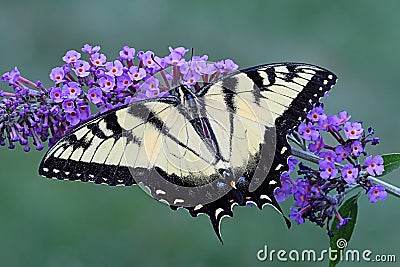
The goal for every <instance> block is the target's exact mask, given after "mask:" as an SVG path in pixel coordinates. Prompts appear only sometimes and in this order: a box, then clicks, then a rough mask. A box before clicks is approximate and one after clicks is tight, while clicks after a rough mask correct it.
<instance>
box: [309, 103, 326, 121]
mask: <svg viewBox="0 0 400 267" xmlns="http://www.w3.org/2000/svg"><path fill="white" fill-rule="evenodd" d="M307 118H308V119H309V120H310V121H312V122H319V121H324V120H326V119H327V117H326V115H325V113H324V107H323V106H322V105H319V106H316V107H315V108H313V109H312V110H310V112H309V113H308V114H307Z"/></svg>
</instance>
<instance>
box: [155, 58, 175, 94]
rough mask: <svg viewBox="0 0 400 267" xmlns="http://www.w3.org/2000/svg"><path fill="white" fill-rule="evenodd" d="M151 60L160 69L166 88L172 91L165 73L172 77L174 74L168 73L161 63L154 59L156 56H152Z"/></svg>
mask: <svg viewBox="0 0 400 267" xmlns="http://www.w3.org/2000/svg"><path fill="white" fill-rule="evenodd" d="M151 59H152V60H153V61H154V62H155V63H156V64H157V65H158V66H159V67H160V73H161V76H162V77H163V80H164V82H165V86H166V87H167V88H168V90H170V89H171V85H170V84H169V81H168V79H167V77H166V76H165V72H166V73H167V74H168V75H170V76H172V74H171V73H169V72H168V71H165V69H164V68H163V66H161V65H160V63H158V62H157V60H156V58H155V57H154V55H151ZM154 74H155V73H154Z"/></svg>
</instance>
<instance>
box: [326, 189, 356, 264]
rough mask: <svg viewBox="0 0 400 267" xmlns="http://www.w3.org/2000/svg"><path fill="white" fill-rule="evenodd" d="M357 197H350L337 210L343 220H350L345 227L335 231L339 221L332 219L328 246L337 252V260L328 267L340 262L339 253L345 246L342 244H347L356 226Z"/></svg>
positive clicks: (330, 262) (332, 261) (331, 261)
mask: <svg viewBox="0 0 400 267" xmlns="http://www.w3.org/2000/svg"><path fill="white" fill-rule="evenodd" d="M359 196H360V194H357V195H355V196H352V197H351V198H349V199H347V200H346V201H345V202H344V203H343V204H342V206H340V208H339V213H340V215H341V216H342V217H343V218H351V220H349V221H348V222H347V224H346V225H345V226H342V227H340V228H339V230H336V226H337V225H338V224H339V220H338V219H337V218H336V217H335V218H334V219H333V222H332V225H331V230H332V233H333V237H331V239H330V246H331V249H332V250H337V251H338V253H337V256H338V258H337V259H336V260H330V261H329V267H335V266H336V265H337V264H338V263H339V262H340V261H339V251H341V250H343V249H344V248H345V247H346V246H347V245H344V246H343V244H348V243H349V241H350V238H351V235H352V234H353V231H354V226H355V225H356V221H357V211H358V205H357V200H358V197H359ZM338 240H339V242H340V243H338ZM338 245H339V246H338Z"/></svg>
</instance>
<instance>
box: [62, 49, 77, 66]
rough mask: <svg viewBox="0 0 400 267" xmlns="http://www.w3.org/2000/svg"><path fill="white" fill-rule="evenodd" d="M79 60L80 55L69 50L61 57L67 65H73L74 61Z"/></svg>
mask: <svg viewBox="0 0 400 267" xmlns="http://www.w3.org/2000/svg"><path fill="white" fill-rule="evenodd" d="M80 58H81V54H80V53H78V52H77V51H75V50H69V51H68V52H67V53H66V54H65V56H63V58H62V59H63V60H64V62H65V63H67V64H69V63H75V62H76V61H78V59H80Z"/></svg>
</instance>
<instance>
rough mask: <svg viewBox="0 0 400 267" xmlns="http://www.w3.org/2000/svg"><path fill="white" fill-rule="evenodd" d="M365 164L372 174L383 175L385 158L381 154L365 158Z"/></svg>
mask: <svg viewBox="0 0 400 267" xmlns="http://www.w3.org/2000/svg"><path fill="white" fill-rule="evenodd" d="M364 166H365V167H366V168H367V172H368V174H369V175H371V176H375V175H381V174H382V173H383V171H384V170H385V167H384V165H383V158H382V157H381V156H379V155H378V156H375V157H372V156H369V157H367V158H366V159H365V162H364Z"/></svg>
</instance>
